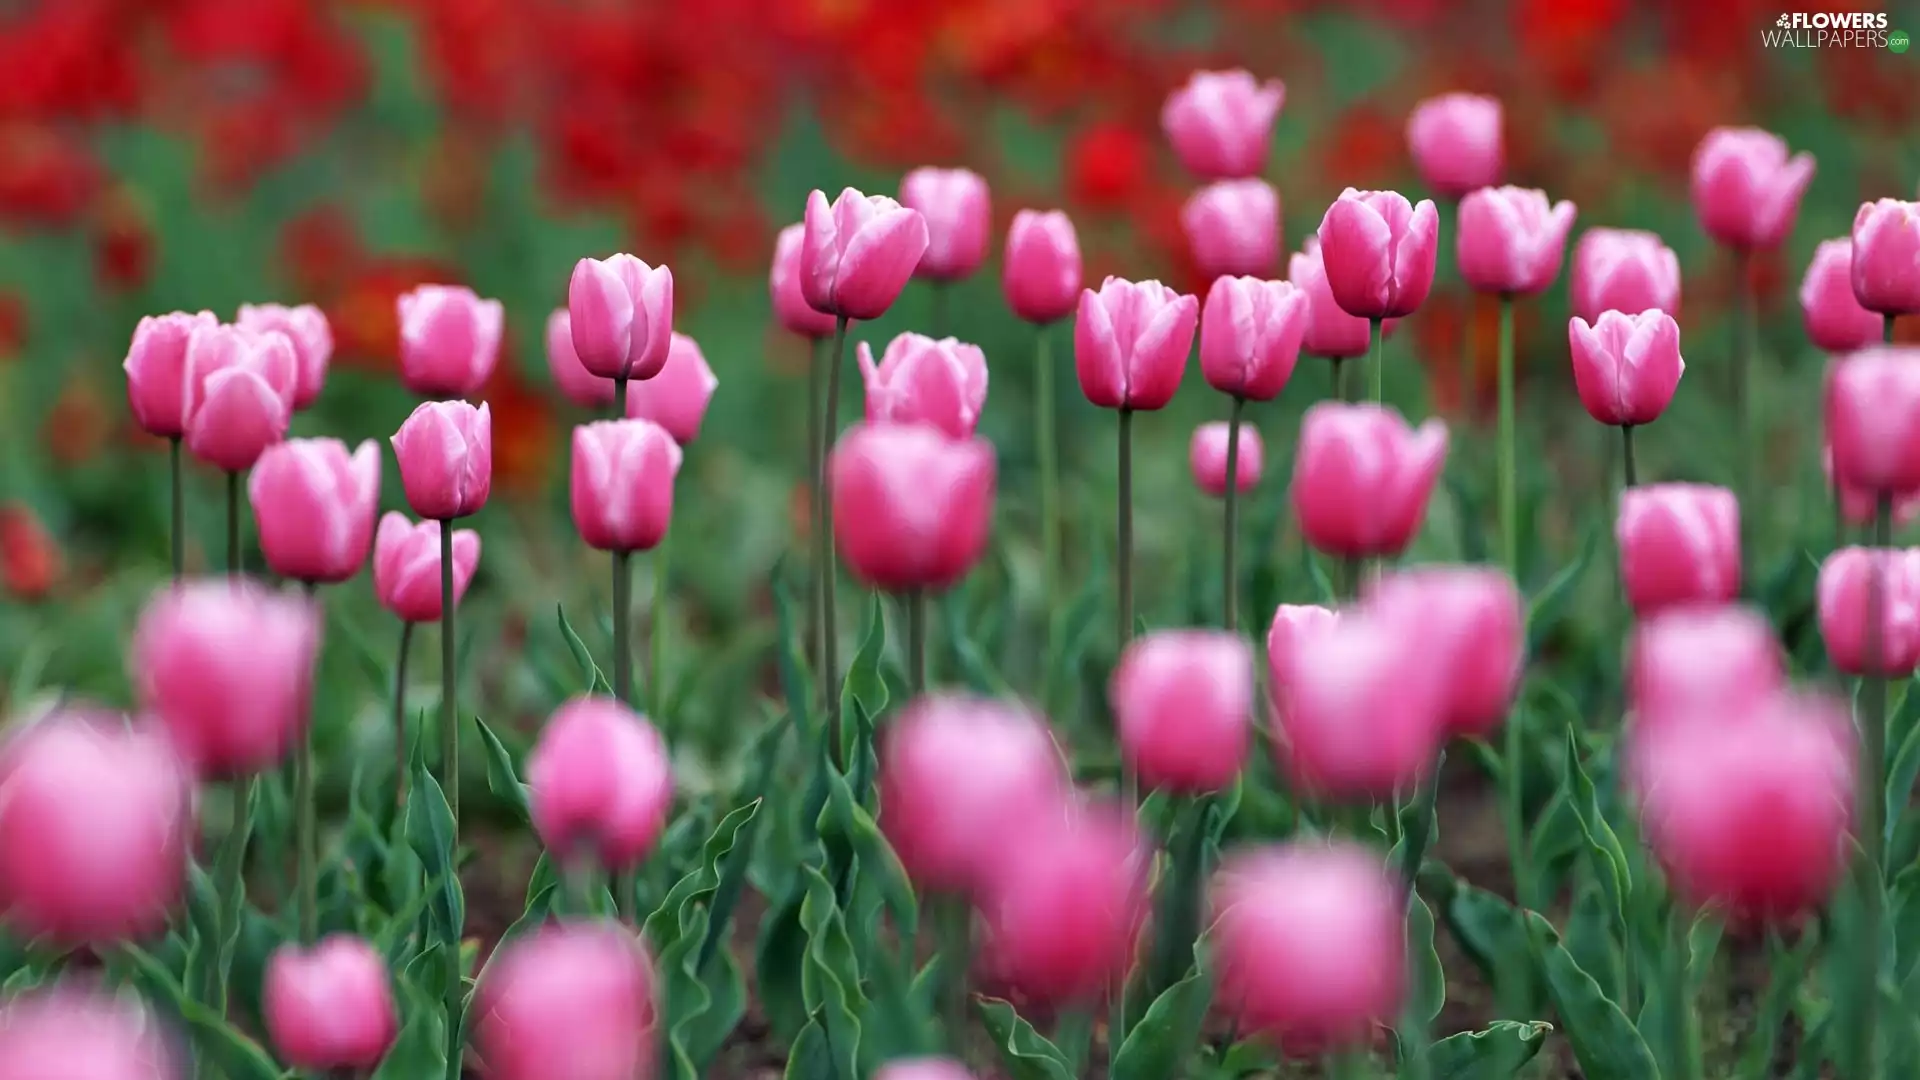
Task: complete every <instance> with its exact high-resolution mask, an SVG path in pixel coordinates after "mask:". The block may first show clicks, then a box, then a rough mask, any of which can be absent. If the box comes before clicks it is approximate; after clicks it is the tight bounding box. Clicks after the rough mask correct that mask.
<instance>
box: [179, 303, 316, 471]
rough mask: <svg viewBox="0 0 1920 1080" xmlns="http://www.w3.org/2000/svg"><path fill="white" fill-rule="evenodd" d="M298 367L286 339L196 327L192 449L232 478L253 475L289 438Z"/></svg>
mask: <svg viewBox="0 0 1920 1080" xmlns="http://www.w3.org/2000/svg"><path fill="white" fill-rule="evenodd" d="M298 365H299V362H298V361H297V360H296V359H295V358H294V354H293V345H292V344H291V343H290V342H288V340H287V337H286V335H285V334H263V333H257V332H255V331H252V330H243V329H241V328H239V327H237V326H219V325H203V326H200V327H197V328H195V329H194V331H193V333H192V334H191V335H189V336H188V338H187V384H186V417H187V449H188V450H190V451H192V452H193V456H194V457H197V458H199V459H200V460H202V461H204V462H206V463H207V464H209V465H213V466H215V467H217V468H220V469H224V470H226V471H227V472H241V471H243V470H245V469H248V468H251V467H252V466H253V463H254V462H255V461H258V460H259V459H260V454H261V453H262V452H263V451H264V450H266V448H267V447H269V446H272V445H273V444H274V443H277V442H279V441H280V440H281V439H283V438H285V437H286V435H287V424H288V423H289V422H290V421H291V420H292V419H293V396H294V389H295V387H296V385H297V380H298V379H299V376H300V372H299V366H298Z"/></svg>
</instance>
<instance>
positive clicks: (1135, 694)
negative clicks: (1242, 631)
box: [1107, 630, 1253, 792]
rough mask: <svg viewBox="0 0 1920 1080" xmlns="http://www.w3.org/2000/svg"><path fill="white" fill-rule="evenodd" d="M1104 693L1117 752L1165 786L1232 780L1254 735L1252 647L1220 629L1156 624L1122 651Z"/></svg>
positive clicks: (1211, 787) (1205, 787) (1187, 788)
mask: <svg viewBox="0 0 1920 1080" xmlns="http://www.w3.org/2000/svg"><path fill="white" fill-rule="evenodd" d="M1107 698H1108V701H1109V703H1110V705H1111V706H1112V709H1113V719H1114V726H1115V728H1116V730H1117V731H1118V732H1119V735H1120V753H1121V755H1122V757H1123V758H1124V759H1125V760H1126V762H1127V764H1128V765H1129V766H1130V767H1131V768H1132V769H1133V771H1134V773H1135V775H1137V776H1138V777H1139V778H1140V782H1141V783H1143V784H1145V785H1147V786H1148V787H1152V788H1164V789H1166V790H1169V791H1178V792H1199V791H1218V790H1220V789H1222V788H1224V787H1226V786H1228V785H1229V784H1231V783H1233V779H1234V777H1236V776H1238V775H1239V774H1240V766H1241V765H1242V764H1244V763H1245V762H1246V759H1247V750H1248V747H1249V746H1250V745H1251V743H1252V740H1253V650H1252V649H1251V648H1250V647H1249V646H1248V645H1247V642H1246V639H1245V638H1242V637H1241V636H1239V635H1238V634H1232V633H1227V632H1225V631H1220V630H1162V631H1159V632H1158V633H1153V634H1148V635H1147V636H1145V637H1142V638H1138V639H1136V640H1135V641H1134V642H1133V643H1132V644H1130V645H1128V646H1127V648H1126V650H1125V651H1124V652H1122V653H1121V654H1120V663H1119V664H1118V666H1116V667H1115V668H1114V672H1113V681H1112V683H1111V685H1110V686H1109V688H1108V691H1107Z"/></svg>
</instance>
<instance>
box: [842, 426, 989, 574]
mask: <svg viewBox="0 0 1920 1080" xmlns="http://www.w3.org/2000/svg"><path fill="white" fill-rule="evenodd" d="M996 471H997V469H996V466H995V463H994V454H993V445H992V444H991V443H989V442H987V441H986V440H985V439H981V438H972V439H952V438H949V437H948V436H947V435H946V434H945V433H943V432H941V431H939V430H938V429H936V428H931V427H926V426H924V425H880V426H874V425H871V424H863V425H861V426H859V427H855V428H853V429H851V430H849V431H848V432H847V433H846V434H845V435H842V436H841V437H840V441H839V442H838V443H837V444H835V446H834V448H833V453H832V455H831V456H830V457H829V458H828V461H827V473H828V478H829V480H830V482H831V491H832V498H833V539H834V548H835V550H836V551H838V552H839V555H840V560H841V561H842V562H844V563H846V565H847V568H848V569H849V570H851V571H852V572H853V575H854V577H856V578H858V579H859V580H860V581H861V582H862V583H863V584H866V585H869V586H872V587H873V588H876V589H883V590H886V591H889V592H906V591H910V590H914V589H930V590H935V591H939V590H944V589H947V588H950V587H951V586H953V585H954V584H955V583H957V582H958V581H959V580H960V579H961V578H963V577H965V576H966V575H967V572H968V571H969V570H971V569H973V565H974V564H975V563H977V562H979V561H980V556H981V555H982V554H983V553H985V551H986V547H987V536H988V533H989V531H990V530H991V528H992V525H993V500H994V489H995V479H996Z"/></svg>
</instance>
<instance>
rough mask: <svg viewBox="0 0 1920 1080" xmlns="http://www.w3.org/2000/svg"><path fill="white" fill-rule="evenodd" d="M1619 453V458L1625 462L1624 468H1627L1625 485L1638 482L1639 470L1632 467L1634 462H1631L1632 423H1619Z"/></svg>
mask: <svg viewBox="0 0 1920 1080" xmlns="http://www.w3.org/2000/svg"><path fill="white" fill-rule="evenodd" d="M1620 454H1621V460H1622V461H1624V462H1625V463H1626V468H1627V475H1626V480H1627V483H1626V486H1627V487H1634V486H1636V485H1638V484H1639V483H1640V471H1639V470H1638V469H1637V468H1635V467H1634V462H1633V425H1632V424H1621V425H1620Z"/></svg>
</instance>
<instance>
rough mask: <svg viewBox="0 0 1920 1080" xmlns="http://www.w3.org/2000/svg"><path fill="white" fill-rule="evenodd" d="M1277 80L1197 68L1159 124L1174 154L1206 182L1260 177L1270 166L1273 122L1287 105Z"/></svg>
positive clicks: (1170, 100) (1171, 98) (1284, 91)
mask: <svg viewBox="0 0 1920 1080" xmlns="http://www.w3.org/2000/svg"><path fill="white" fill-rule="evenodd" d="M1286 100H1287V88H1286V86H1285V85H1284V84H1283V83H1281V82H1280V80H1278V79H1268V80H1267V81H1265V82H1260V81H1258V80H1256V79H1255V78H1254V77H1253V76H1252V75H1250V74H1248V73H1247V72H1245V71H1196V72H1194V73H1193V74H1192V75H1191V76H1189V77H1188V78H1187V82H1186V85H1184V86H1182V87H1180V88H1179V89H1178V90H1175V91H1174V92H1173V93H1171V94H1169V95H1167V101H1166V104H1165V105H1163V106H1161V109H1160V127H1161V128H1162V129H1163V130H1165V131H1166V133H1167V141H1168V142H1170V143H1172V144H1173V153H1174V156H1176V157H1178V158H1179V159H1180V164H1182V165H1184V166H1186V169H1187V171H1188V172H1190V173H1192V174H1193V175H1195V176H1197V177H1199V178H1200V179H1202V180H1235V179H1239V178H1241V177H1247V176H1258V175H1260V173H1261V171H1262V170H1263V169H1265V167H1266V164H1267V147H1268V145H1269V144H1270V143H1271V142H1272V140H1273V121H1274V119H1275V118H1276V117H1278V116H1279V115H1280V107H1281V106H1282V105H1284V104H1285V103H1286Z"/></svg>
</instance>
